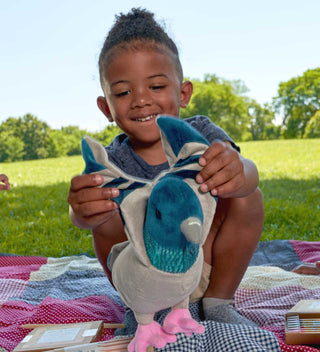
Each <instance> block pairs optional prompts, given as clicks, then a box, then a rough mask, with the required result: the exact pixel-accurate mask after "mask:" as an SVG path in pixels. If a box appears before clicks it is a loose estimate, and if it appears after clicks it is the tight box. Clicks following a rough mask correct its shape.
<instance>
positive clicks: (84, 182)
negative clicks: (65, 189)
mask: <svg viewBox="0 0 320 352" xmlns="http://www.w3.org/2000/svg"><path fill="white" fill-rule="evenodd" d="M102 182H103V176H101V175H98V174H90V175H78V176H75V177H73V178H72V180H71V186H70V190H71V191H74V192H76V191H79V190H80V189H82V188H86V187H96V186H99V185H101V183H102Z"/></svg>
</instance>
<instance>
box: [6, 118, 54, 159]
mask: <svg viewBox="0 0 320 352" xmlns="http://www.w3.org/2000/svg"><path fill="white" fill-rule="evenodd" d="M3 131H6V132H8V131H10V133H11V135H12V136H14V137H16V138H19V139H20V140H21V141H22V142H23V144H24V155H23V159H24V160H33V159H43V158H46V157H48V152H47V146H48V143H49V131H50V127H49V126H48V125H47V124H46V123H45V122H42V121H40V120H38V119H37V118H36V117H35V116H33V115H31V114H26V115H24V116H23V117H19V118H13V117H9V118H8V119H7V120H6V121H4V122H3V123H2V124H1V126H0V132H3Z"/></svg>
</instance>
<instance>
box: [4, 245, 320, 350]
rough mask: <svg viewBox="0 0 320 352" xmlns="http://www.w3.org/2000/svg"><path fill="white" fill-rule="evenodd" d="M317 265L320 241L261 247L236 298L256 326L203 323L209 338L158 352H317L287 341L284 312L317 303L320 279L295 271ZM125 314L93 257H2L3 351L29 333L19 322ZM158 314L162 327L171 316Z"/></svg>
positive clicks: (195, 308)
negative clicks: (304, 264) (303, 301)
mask: <svg viewBox="0 0 320 352" xmlns="http://www.w3.org/2000/svg"><path fill="white" fill-rule="evenodd" d="M316 260H320V242H304V241H287V240H284V241H270V242H261V243H260V244H259V245H258V247H257V250H256V252H255V254H254V256H253V258H252V261H251V265H250V267H249V268H248V270H247V272H246V274H245V276H244V278H243V280H242V282H241V284H240V286H239V288H238V290H237V292H236V294H235V305H236V308H237V309H238V310H239V312H240V313H241V314H243V315H244V316H246V317H247V318H249V319H251V320H252V321H254V322H255V323H256V324H258V325H259V328H254V327H247V326H239V325H232V324H221V323H216V322H214V321H205V322H203V324H204V326H205V327H206V332H205V334H203V335H193V336H191V337H185V336H184V335H183V334H179V335H178V340H177V342H176V343H174V344H170V345H167V347H165V348H164V349H161V351H221V352H222V351H237V352H239V351H268V352H272V351H293V352H295V351H307V352H316V351H319V350H320V346H319V349H318V348H317V347H315V346H293V345H290V346H288V345H286V344H285V343H284V315H285V313H286V312H287V311H288V310H289V309H290V308H291V307H292V306H293V305H295V304H296V303H297V302H298V301H299V300H301V299H320V276H307V275H299V274H295V273H292V272H290V270H291V269H292V268H294V267H295V266H296V265H298V264H300V263H301V262H314V261H316ZM124 310H125V309H124V307H123V303H122V301H121V299H120V297H119V295H118V294H117V292H116V291H115V290H114V288H113V287H112V285H111V284H110V282H109V281H108V279H107V278H106V276H105V274H104V272H103V270H102V267H101V265H100V264H99V262H98V261H97V259H96V258H91V257H89V256H87V255H80V256H70V257H62V258H45V257H24V256H15V255H8V254H2V255H0V351H1V352H7V351H8V352H11V351H12V350H13V349H14V347H15V346H16V345H17V344H18V343H19V342H20V341H21V340H22V339H23V338H24V337H25V336H26V335H27V333H28V332H29V330H26V329H23V328H21V325H22V324H28V323H34V324H43V323H50V324H51V323H75V322H84V321H92V320H103V321H104V322H105V323H108V322H116V323H120V322H122V321H123V320H124ZM191 311H192V314H193V315H194V316H195V317H196V318H197V319H199V320H201V314H200V308H199V304H197V303H195V304H193V305H192V307H191ZM129 313H130V312H129ZM157 314H158V316H157V319H158V321H160V322H161V320H162V319H163V318H164V316H165V314H166V312H160V313H157ZM128 316H129V315H128ZM126 318H127V316H126ZM129 320H130V319H129ZM129 328H130V324H129ZM119 333H120V334H123V333H124V334H130V331H128V330H127V331H126V330H123V331H121V330H118V332H117V334H118V335H119ZM114 336H115V331H114V330H111V329H105V330H104V333H103V335H102V336H101V340H109V339H111V338H113V337H114ZM155 350H156V351H157V349H155ZM159 351H160V350H159Z"/></svg>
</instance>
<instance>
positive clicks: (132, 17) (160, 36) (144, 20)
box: [99, 8, 183, 82]
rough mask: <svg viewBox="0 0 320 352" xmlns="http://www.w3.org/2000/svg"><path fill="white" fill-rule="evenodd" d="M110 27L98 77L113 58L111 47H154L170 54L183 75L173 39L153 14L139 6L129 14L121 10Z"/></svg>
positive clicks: (180, 76) (180, 77)
mask: <svg viewBox="0 0 320 352" xmlns="http://www.w3.org/2000/svg"><path fill="white" fill-rule="evenodd" d="M115 18H116V21H115V23H114V25H113V26H112V28H111V29H110V31H109V33H108V35H107V37H106V39H105V42H104V44H103V47H102V49H101V52H100V56H99V73H100V81H101V82H102V79H103V72H104V68H105V66H106V65H107V64H108V62H110V61H111V60H112V57H113V54H114V52H115V50H114V49H118V48H123V49H128V48H130V49H136V50H141V49H143V48H149V49H154V50H157V51H160V52H162V53H163V52H165V53H166V54H168V55H170V56H171V57H172V58H173V60H174V62H175V65H176V68H177V72H178V75H179V79H181V81H182V79H183V73H182V67H181V63H180V59H179V52H178V49H177V46H176V44H175V43H174V41H173V40H172V39H171V38H170V37H169V36H168V34H167V33H166V31H165V30H164V29H163V27H161V26H160V25H159V24H158V23H157V22H156V20H155V19H154V14H153V13H151V12H149V11H147V10H145V9H140V8H133V9H131V11H130V12H129V13H128V14H123V13H120V14H119V15H116V16H115Z"/></svg>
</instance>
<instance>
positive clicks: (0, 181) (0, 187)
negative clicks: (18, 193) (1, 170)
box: [0, 174, 10, 191]
mask: <svg viewBox="0 0 320 352" xmlns="http://www.w3.org/2000/svg"><path fill="white" fill-rule="evenodd" d="M9 189H10V183H9V179H8V176H7V175H5V174H1V175H0V191H7V190H9Z"/></svg>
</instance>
